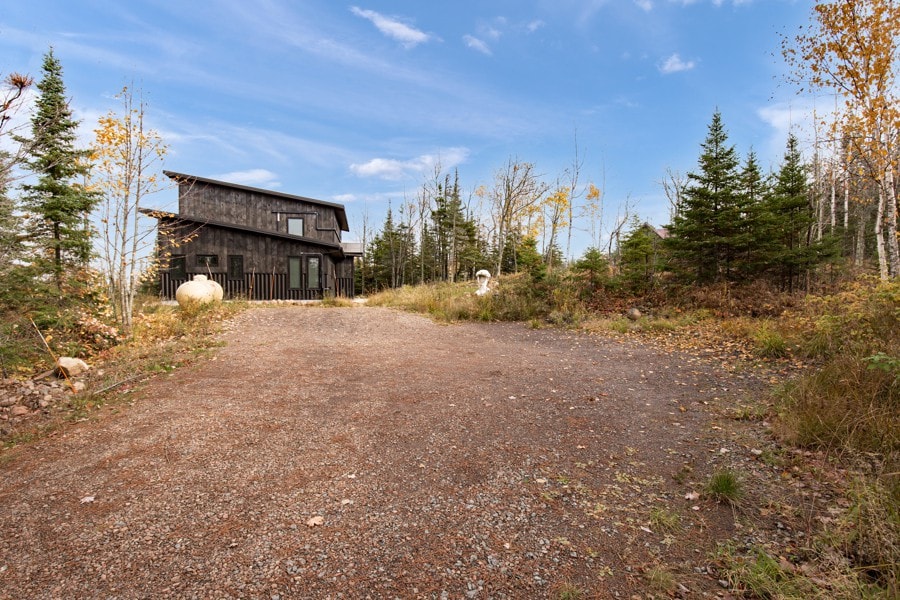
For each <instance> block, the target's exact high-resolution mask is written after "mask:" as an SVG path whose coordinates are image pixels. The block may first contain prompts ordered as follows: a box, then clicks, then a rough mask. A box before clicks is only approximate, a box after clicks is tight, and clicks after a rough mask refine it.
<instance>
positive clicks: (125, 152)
mask: <svg viewBox="0 0 900 600" xmlns="http://www.w3.org/2000/svg"><path fill="white" fill-rule="evenodd" d="M117 97H118V99H119V100H120V101H121V103H122V104H121V113H115V112H113V111H110V112H109V113H107V114H106V116H103V117H101V118H100V120H99V125H98V127H97V129H95V130H94V132H95V134H96V143H95V147H94V151H93V160H94V165H95V166H94V169H93V171H92V173H91V178H90V183H91V185H92V186H93V188H94V189H95V190H96V191H97V192H98V193H100V194H101V197H102V200H101V202H100V204H99V207H98V217H99V221H100V239H101V247H100V260H101V262H102V265H103V271H104V275H105V277H106V285H107V289H108V293H109V297H110V300H111V302H112V306H113V311H114V315H115V318H116V320H117V321H118V323H119V325H120V326H121V327H122V329H123V331H124V332H125V333H130V332H131V327H132V314H133V309H134V297H135V294H136V293H137V289H138V286H139V277H140V275H141V272H142V266H143V264H144V259H146V258H147V256H148V254H149V252H150V250H151V249H152V246H153V240H154V237H153V229H152V227H147V226H146V225H145V219H146V217H144V216H143V215H142V214H141V213H140V211H139V208H140V207H141V204H142V202H143V201H144V199H145V198H146V197H147V196H148V195H150V194H153V193H155V192H157V191H159V190H160V189H161V188H162V184H161V180H160V177H159V173H160V171H161V169H162V161H163V159H164V157H165V155H166V150H167V147H166V145H165V144H164V143H163V141H162V138H161V137H160V135H159V134H158V133H157V132H156V131H154V130H153V129H148V128H147V127H146V125H145V122H144V117H145V112H146V108H147V105H146V104H145V103H144V100H143V95H142V94H141V91H140V90H137V91H134V90H131V89H130V88H128V87H125V88H123V89H122V92H121V93H120V94H119V95H118V96H117Z"/></svg>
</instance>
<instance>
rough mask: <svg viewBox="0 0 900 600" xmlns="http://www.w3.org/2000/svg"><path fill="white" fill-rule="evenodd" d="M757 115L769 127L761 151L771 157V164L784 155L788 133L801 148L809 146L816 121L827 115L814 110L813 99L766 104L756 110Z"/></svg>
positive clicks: (813, 134)
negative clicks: (768, 133)
mask: <svg viewBox="0 0 900 600" xmlns="http://www.w3.org/2000/svg"><path fill="white" fill-rule="evenodd" d="M756 114H757V116H758V117H759V118H760V119H761V120H762V121H763V122H764V123H766V124H767V125H768V126H769V127H771V135H770V136H769V138H768V139H767V140H766V147H765V148H763V149H762V152H763V153H765V154H768V156H770V157H771V158H772V161H773V164H775V163H777V161H778V160H780V159H781V157H782V156H783V155H784V150H785V144H787V139H788V135H790V134H791V133H793V134H794V135H795V136H797V138H798V139H799V140H800V145H801V148H802V147H804V146H807V145H809V146H811V145H812V142H813V140H814V139H815V137H816V135H815V130H816V122H817V121H818V120H821V119H823V118H827V115H825V114H823V113H821V112H818V111H817V110H816V106H815V102H814V101H804V100H802V99H801V100H795V101H791V102H777V103H773V104H768V105H766V106H763V107H762V108H760V109H758V110H757V111H756Z"/></svg>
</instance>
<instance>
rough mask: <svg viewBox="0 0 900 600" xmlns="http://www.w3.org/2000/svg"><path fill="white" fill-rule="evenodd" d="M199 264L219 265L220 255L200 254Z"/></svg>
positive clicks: (202, 265) (204, 265) (203, 265)
mask: <svg viewBox="0 0 900 600" xmlns="http://www.w3.org/2000/svg"><path fill="white" fill-rule="evenodd" d="M197 266H199V267H218V266H219V256H218V255H217V254H198V255H197Z"/></svg>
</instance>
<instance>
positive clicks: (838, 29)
mask: <svg viewBox="0 0 900 600" xmlns="http://www.w3.org/2000/svg"><path fill="white" fill-rule="evenodd" d="M813 19H814V21H813V24H812V26H811V27H810V28H809V29H808V30H804V31H803V32H801V33H800V34H799V35H797V36H796V38H795V39H794V40H784V42H783V47H782V51H783V55H784V57H785V59H786V60H787V62H788V64H789V66H790V67H791V68H792V69H793V73H792V76H791V77H792V79H793V81H794V82H796V83H798V84H800V85H801V91H803V87H802V86H805V85H809V86H810V87H811V88H813V89H826V90H830V91H834V92H837V93H838V94H839V95H840V96H841V97H842V98H843V100H844V106H843V110H842V118H841V119H838V120H836V121H835V123H834V129H835V131H834V134H835V136H836V137H837V135H839V134H843V137H845V139H847V140H848V141H849V143H850V144H851V145H853V146H854V147H855V149H856V151H857V152H858V154H859V155H860V156H861V157H863V158H864V160H865V162H866V166H867V171H868V176H869V177H871V178H872V180H873V181H874V182H875V184H876V188H877V208H876V211H875V212H876V216H875V234H876V245H877V249H878V270H879V275H880V276H881V278H882V279H883V280H884V279H887V278H888V277H891V276H897V275H900V247H898V242H897V188H896V183H895V173H896V170H897V148H896V144H897V136H898V130H900V91H898V85H897V68H898V56H900V54H898V51H900V2H898V1H896V0H835V1H832V2H825V1H822V0H819V1H817V2H816V4H815V6H814V7H813ZM885 229H886V231H885Z"/></svg>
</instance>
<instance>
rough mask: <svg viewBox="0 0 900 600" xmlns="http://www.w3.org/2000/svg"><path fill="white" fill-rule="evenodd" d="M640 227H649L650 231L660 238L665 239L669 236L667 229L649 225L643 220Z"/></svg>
mask: <svg viewBox="0 0 900 600" xmlns="http://www.w3.org/2000/svg"><path fill="white" fill-rule="evenodd" d="M641 227H645V228H647V229H649V230H650V231H652V232H653V233H655V234H656V235H658V236H659V237H661V238H662V239H666V238H667V237H669V230H668V229H666V228H665V227H654V226H653V225H651V224H650V223H647V222H646V221H645V222H644V224H643V225H641Z"/></svg>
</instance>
